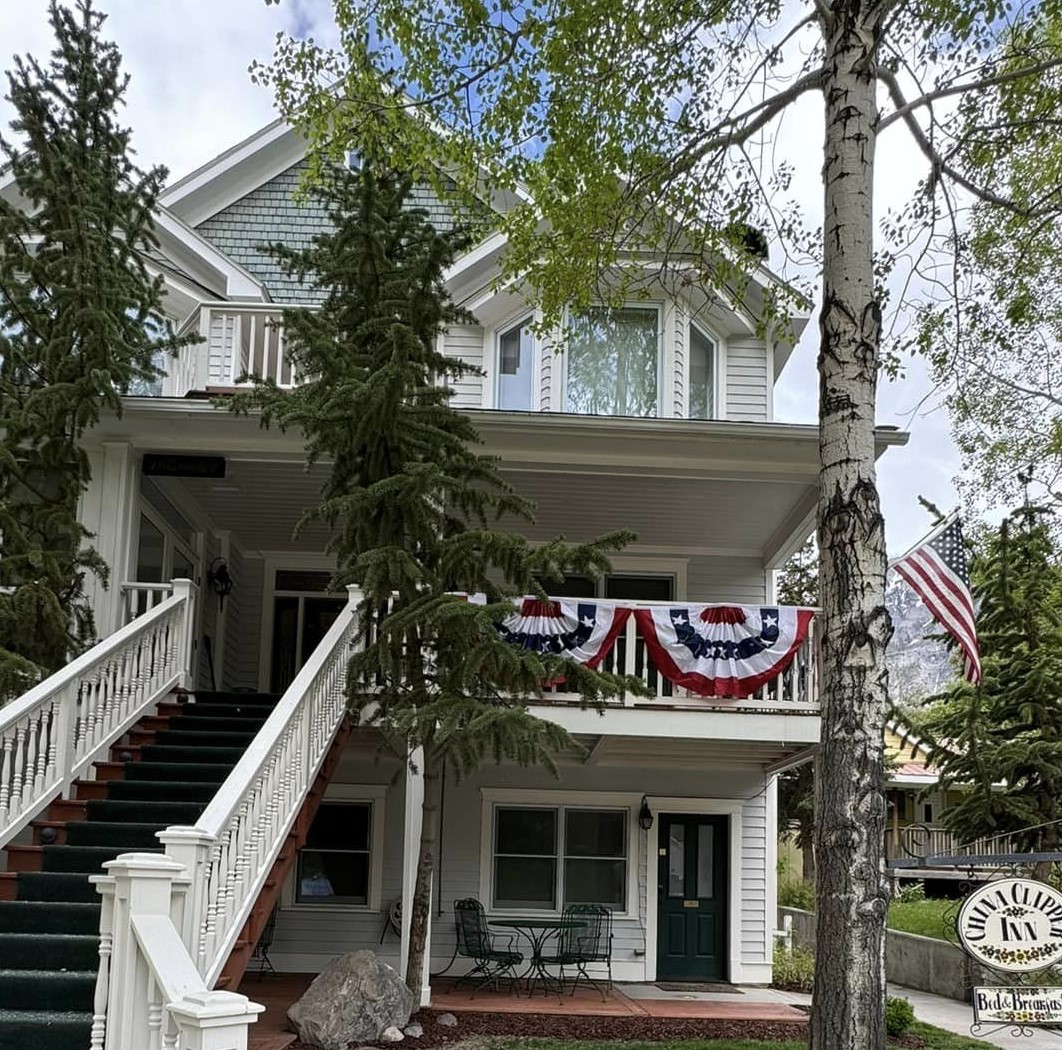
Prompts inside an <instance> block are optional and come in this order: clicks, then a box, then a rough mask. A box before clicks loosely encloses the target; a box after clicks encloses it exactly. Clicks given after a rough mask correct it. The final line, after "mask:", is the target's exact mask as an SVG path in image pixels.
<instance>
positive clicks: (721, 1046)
mask: <svg viewBox="0 0 1062 1050" xmlns="http://www.w3.org/2000/svg"><path fill="white" fill-rule="evenodd" d="M910 1034H911V1035H917V1036H920V1037H921V1038H922V1039H924V1040H925V1050H986V1048H988V1047H989V1046H990V1044H989V1043H984V1042H982V1041H981V1040H980V1039H970V1038H969V1037H968V1036H965V1035H952V1034H951V1032H945V1031H943V1030H942V1029H940V1028H934V1027H933V1026H932V1025H928V1024H922V1023H921V1022H920V1021H915V1023H914V1024H913V1025H912V1027H911V1031H910ZM490 1046H491V1050H807V1043H803V1042H796V1041H793V1040H790V1041H787V1042H784V1043H772V1042H763V1041H761V1040H758V1039H688V1040H685V1041H671V1042H662V1043H621V1042H611V1043H610V1042H597V1041H591V1040H587V1041H585V1042H579V1041H575V1040H573V1041H570V1042H569V1041H566V1040H563V1039H504V1038H500V1039H491V1040H490Z"/></svg>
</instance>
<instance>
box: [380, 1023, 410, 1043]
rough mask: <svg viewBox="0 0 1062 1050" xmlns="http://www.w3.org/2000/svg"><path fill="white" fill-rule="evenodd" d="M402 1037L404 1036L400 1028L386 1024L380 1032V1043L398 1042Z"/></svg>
mask: <svg viewBox="0 0 1062 1050" xmlns="http://www.w3.org/2000/svg"><path fill="white" fill-rule="evenodd" d="M403 1039H405V1036H404V1035H403V1034H402V1032H401V1030H400V1029H398V1028H396V1027H395V1026H394V1025H393V1024H391V1025H388V1026H387V1027H386V1028H385V1029H384V1030H383V1031H382V1032H381V1033H380V1042H381V1043H400V1042H402V1040H403Z"/></svg>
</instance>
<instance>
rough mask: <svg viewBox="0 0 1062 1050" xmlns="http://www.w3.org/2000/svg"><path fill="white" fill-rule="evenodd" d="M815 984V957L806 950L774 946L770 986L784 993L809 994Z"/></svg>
mask: <svg viewBox="0 0 1062 1050" xmlns="http://www.w3.org/2000/svg"><path fill="white" fill-rule="evenodd" d="M814 982H815V956H814V955H812V953H811V952H809V951H808V950H807V949H806V948H792V949H790V950H787V949H786V948H785V946H784V945H781V944H776V945H775V946H774V979H773V980H772V981H771V986H772V987H774V988H781V989H782V990H783V991H786V992H810V991H811V988H812V985H813V984H814Z"/></svg>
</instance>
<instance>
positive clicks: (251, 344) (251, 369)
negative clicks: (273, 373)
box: [247, 314, 267, 379]
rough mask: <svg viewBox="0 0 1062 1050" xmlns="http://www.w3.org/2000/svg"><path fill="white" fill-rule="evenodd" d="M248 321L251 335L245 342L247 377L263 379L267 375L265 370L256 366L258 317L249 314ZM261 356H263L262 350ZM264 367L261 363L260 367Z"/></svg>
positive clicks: (263, 363)
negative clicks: (249, 321)
mask: <svg viewBox="0 0 1062 1050" xmlns="http://www.w3.org/2000/svg"><path fill="white" fill-rule="evenodd" d="M250 320H251V325H250V328H251V335H250V338H249V339H248V340H247V372H248V374H249V375H252V376H260V377H261V378H263V379H264V378H265V377H266V374H267V373H266V370H265V368H264V367H260V366H259V364H258V315H257V314H251V317H250ZM262 356H263V357H264V356H265V353H264V350H263V355H262ZM264 365H265V362H264V361H263V362H262V366H264Z"/></svg>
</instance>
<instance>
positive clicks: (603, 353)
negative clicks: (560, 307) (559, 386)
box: [566, 306, 660, 416]
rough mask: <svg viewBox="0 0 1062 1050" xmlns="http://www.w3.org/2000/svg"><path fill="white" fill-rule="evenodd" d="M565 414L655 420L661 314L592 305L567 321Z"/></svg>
mask: <svg viewBox="0 0 1062 1050" xmlns="http://www.w3.org/2000/svg"><path fill="white" fill-rule="evenodd" d="M568 336H569V339H568V348H567V357H568V375H567V394H566V399H567V411H569V412H580V413H584V414H587V415H605V416H655V415H657V405H658V389H659V373H660V312H659V311H658V310H657V309H656V308H655V307H642V306H637V307H635V306H625V307H621V308H618V309H617V308H614V307H609V306H592V307H590V308H589V309H587V310H583V311H581V312H579V313H573V314H572V315H571V316H570V318H569V321H568Z"/></svg>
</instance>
